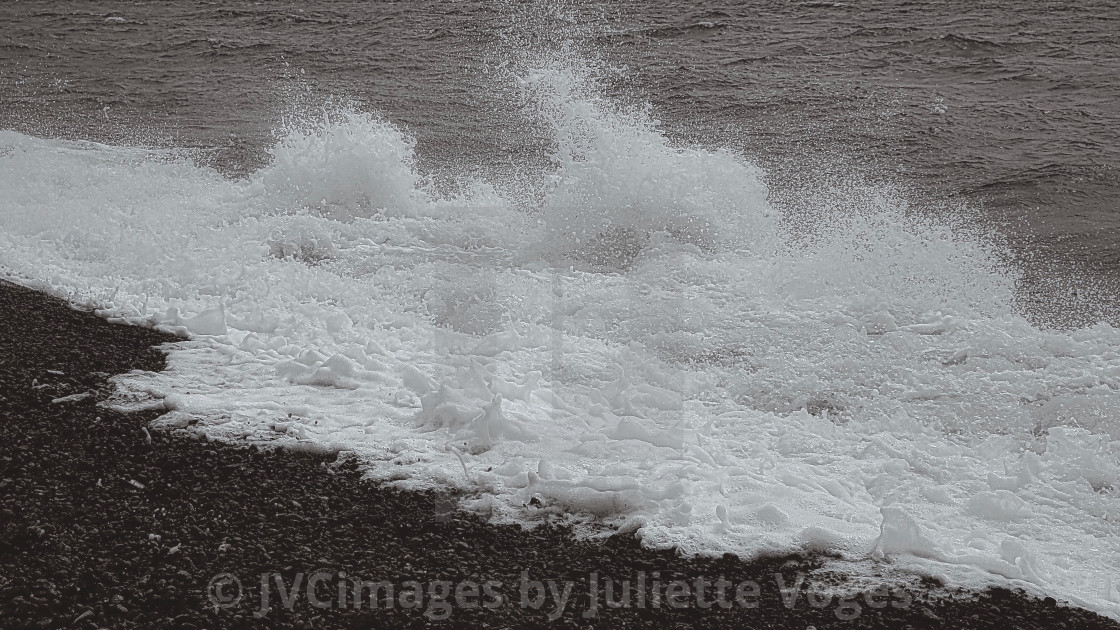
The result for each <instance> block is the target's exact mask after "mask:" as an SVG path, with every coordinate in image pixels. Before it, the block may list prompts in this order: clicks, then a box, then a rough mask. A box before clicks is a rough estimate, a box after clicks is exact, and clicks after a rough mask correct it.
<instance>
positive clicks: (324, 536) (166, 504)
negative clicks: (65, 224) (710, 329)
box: [0, 282, 1120, 630]
mask: <svg viewBox="0 0 1120 630" xmlns="http://www.w3.org/2000/svg"><path fill="white" fill-rule="evenodd" d="M169 341H174V338H172V337H169V336H167V335H162V334H158V333H155V332H152V331H149V330H143V329H139V328H133V327H126V326H118V325H111V324H108V323H106V322H105V321H103V320H101V319H99V318H97V317H95V316H93V315H91V314H87V313H82V312H79V311H75V310H72V309H70V308H69V307H67V306H66V305H65V304H63V303H62V302H59V301H57V300H55V299H53V298H49V297H47V296H45V295H43V294H40V293H36V292H34V291H29V290H27V289H23V288H20V287H16V286H14V285H11V284H8V283H4V282H0V629H3V630H13V629H16V628H61V627H73V628H108V627H112V628H145V629H147V628H241V627H244V628H291V627H297V628H299V627H302V628H396V627H429V626H434V627H440V626H442V627H491V628H507V627H535V626H542V625H547V624H548V623H549V622H550V621H552V620H555V622H556V623H557V624H559V625H564V626H579V627H584V626H593V627H603V628H620V627H651V628H665V627H726V628H807V627H809V626H815V627H816V628H999V629H1000V630H1003V629H1007V628H1079V629H1080V628H1085V629H1089V628H1120V624H1117V623H1115V622H1112V621H1109V620H1107V619H1104V618H1102V617H1099V616H1097V615H1095V614H1092V613H1088V612H1086V611H1083V610H1079V609H1074V608H1066V607H1062V606H1058V605H1056V603H1055V602H1054V601H1053V600H1038V599H1034V598H1031V597H1028V596H1025V595H1023V594H1021V593H1013V592H1009V591H1006V590H994V591H989V592H985V593H979V594H971V595H970V596H969V595H967V594H966V595H965V596H963V597H961V598H957V599H953V600H943V599H937V598H935V597H934V596H933V595H931V594H930V593H922V592H914V591H913V589H910V590H909V591H906V592H903V591H902V590H899V589H896V590H893V591H892V590H891V589H890V587H891V585H884V590H883V591H882V592H880V593H871V594H867V593H865V594H861V595H858V596H855V597H853V598H852V599H851V600H848V602H847V604H844V603H842V602H840V600H838V599H831V598H830V599H827V600H824V599H821V598H818V599H813V598H812V594H813V593H814V592H816V591H815V590H814V589H813V588H812V584H810V583H808V582H807V583H805V584H803V588H802V589H801V590H798V591H796V592H795V591H793V590H789V588H790V586H791V585H792V584H796V583H797V579H798V574H799V572H803V571H808V570H811V569H812V568H813V566H814V565H815V562H814V559H813V558H811V557H804V558H803V557H781V558H762V559H756V560H753V561H750V562H744V561H740V560H738V559H736V558H732V557H726V558H723V559H683V558H679V557H677V556H676V555H675V554H673V553H672V552H655V551H650V550H646V549H643V548H642V547H641V546H640V544H639V543H638V542H637V541H636V540H635V539H634V538H633V537H632V536H629V535H624V534H620V535H616V536H614V537H612V538H610V539H608V540H606V541H603V542H580V541H576V540H574V539H573V538H572V537H571V536H570V535H569V533H568V532H566V531H565V530H563V529H559V528H539V529H537V530H534V531H522V530H521V529H520V528H518V527H509V526H493V525H488V524H486V523H483V522H480V521H479V520H478V519H476V518H475V517H473V516H467V515H462V514H455V513H453V512H450V511H449V510H448V507H449V505H450V503H449V501H448V500H447V499H446V498H444V497H440V496H436V495H432V494H417V493H402V492H397V491H394V490H388V489H383V488H379V487H377V486H375V485H373V484H371V483H368V482H365V481H362V480H361V479H360V478H359V474H358V473H357V472H356V470H355V468H356V467H355V466H354V465H353V464H352V463H350V462H346V461H335V459H334V458H333V457H329V458H328V457H322V456H314V455H309V454H298V453H292V452H287V451H271V452H270V451H259V450H257V449H255V448H238V447H233V446H229V445H223V444H219V443H211V442H207V441H205V440H200V439H195V438H193V437H190V436H188V435H179V434H174V435H172V434H166V433H160V432H155V431H151V432H146V431H145V429H146V426H147V424H148V422H149V421H150V420H151V419H152V418H153V417H154V416H155V415H156V412H147V413H138V414H130V415H122V414H119V413H115V412H113V411H110V410H108V409H106V408H102V407H98V406H97V403H98V401H100V400H104V399H105V397H106V396H108V394H109V392H110V391H111V385H108V384H107V378H108V377H109V375H111V374H115V373H121V372H125V371H128V370H130V369H145V370H159V369H161V368H162V367H163V364H164V358H163V355H162V354H161V353H160V352H159V351H157V350H155V349H153V348H152V346H153V345H155V344H160V343H164V342H169ZM86 392H90V395H89V396H86V397H84V398H71V399H70V400H63V401H58V399H60V398H65V397H68V396H74V395H81V394H84V393H86ZM52 401H58V402H52ZM222 574H227V576H228V577H224V578H222V577H219V576H221V575H222ZM775 574H780V575H781V576H782V580H783V584H784V585H785V587H786V588H787V590H786V593H785V595H786V597H785V598H783V593H782V592H781V590H780V589H779V587H778V584H777V579H776V577H775ZM262 575H263V576H264V578H263V580H262ZM594 576H598V580H599V591H598V593H599V595H598V598H597V601H598V604H599V605H598V607H597V609H596V610H591V609H592V607H591V606H590V600H589V597H588V593H589V590H590V588H591V586H590V585H591V583H592V580H593V579H595V577H594ZM721 577H722V578H723V579H725V580H726V581H727V583H728V584H729V585H730V586H725V587H724V594H723V596H722V597H721V596H720V595H718V590H717V588H718V586H717V584H716V581H717V580H719V579H720V578H721ZM233 578H236V579H237V581H238V582H240V586H241V589H240V591H239V590H238V584H237V583H235V580H234V579H233ZM638 579H645V580H646V584H645V588H644V589H642V591H643V593H645V595H646V599H645V600H644V604H643V602H642V600H641V599H639V596H638V595H637V592H638V589H639V586H638V583H637V580H638ZM698 579H699V580H702V581H701V582H699V583H698V582H697V580H698ZM382 580H384V581H386V582H387V583H388V584H390V585H392V587H393V597H392V599H391V601H390V600H387V599H385V598H384V596H385V590H384V587H385V586H387V585H386V584H382V585H381V590H379V592H378V599H380V601H379V602H378V607H377V608H375V609H372V610H371V608H370V601H369V592H370V588H369V587H371V585H369V584H367V585H365V587H367V588H365V590H364V591H362V593H361V594H362V595H363V597H364V601H363V603H362V605H361V607H358V606H356V605H355V604H354V601H353V586H354V584H355V582H356V581H369V582H378V581H382ZM610 580H613V581H611V585H612V589H611V590H612V591H613V595H612V598H613V600H618V599H619V597H620V596H621V595H624V594H625V591H624V588H623V585H622V584H621V583H620V581H621V580H631V587H632V588H633V589H634V590H633V591H632V592H631V593H630V598H629V602H630V607H629V608H619V609H615V608H610V607H608V606H606V605H605V597H606V594H605V588H606V585H607V582H608V581H610ZM703 580H707V582H704V581H703ZM262 581H263V584H264V585H265V589H266V590H265V592H264V596H263V597H262ZM655 581H657V582H659V583H660V585H661V588H659V589H655V587H654V582H655ZM674 581H683V582H684V583H685V584H686V587H685V588H687V589H688V590H687V594H685V591H682V590H681V585H680V584H678V585H676V586H674V587H670V588H672V589H676V591H675V593H676V594H677V595H678V596H680V599H679V600H676V603H678V604H682V603H683V604H684V606H682V607H680V608H673V607H672V606H670V604H669V602H668V600H667V599H666V598H667V594H666V593H665V590H666V587H667V585H669V584H670V583H671V582H674ZM487 582H489V584H487ZM536 582H540V583H541V586H542V587H544V590H545V591H547V590H548V588H549V586H550V585H551V586H556V587H559V589H560V590H559V591H558V592H560V593H561V594H562V593H563V586H564V585H565V584H566V583H570V584H571V585H572V586H571V591H570V595H569V598H568V602H567V605H566V606H564V607H563V610H562V611H561V612H560V613H557V608H558V606H557V600H556V598H554V596H553V595H552V594H551V592H549V593H547V594H544V593H542V592H541V591H539V590H538V589H537V588H536V586H537V585H536V584H535V583H536ZM750 582H754V583H756V584H757V590H752V588H751V587H750V586H749V583H750ZM309 583H310V584H312V588H311V589H310V590H309V589H308V584H309ZM744 583H747V584H748V586H747V587H743V589H742V590H740V587H741V585H743V584H744ZM698 586H699V587H702V588H704V589H705V593H704V594H703V595H701V594H700V593H698V592H697V589H698ZM418 587H419V588H420V589H421V591H420V593H419V597H412V595H413V594H415V589H417V588H418ZM475 587H477V591H475V590H474V589H475ZM655 590H657V591H659V592H660V593H661V601H660V602H659V604H660V605H659V607H654V604H653V592H654V591H655ZM756 593H757V596H755V594H756ZM238 595H240V596H241V597H240V599H237V596H238ZM340 595H341V596H342V598H341V599H340ZM433 595H434V596H433ZM794 595H796V601H791V599H792V596H794ZM542 596H543V599H542ZM285 598H290V602H291V607H290V608H289V607H288V606H286V605H285ZM262 600H264V603H265V604H266V607H267V610H266V611H265V612H264V613H263V614H262V610H263V608H264V607H262ZM743 604H747V605H751V604H757V607H755V608H749V607H747V606H744V605H743ZM410 605H415V607H409V606H410ZM704 605H707V607H704ZM724 605H726V606H727V607H726V608H724ZM818 606H819V607H818ZM550 617H551V619H550Z"/></svg>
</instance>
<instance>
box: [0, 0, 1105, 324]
mask: <svg viewBox="0 0 1120 630" xmlns="http://www.w3.org/2000/svg"><path fill="white" fill-rule="evenodd" d="M0 24H2V26H0V128H8V129H14V130H17V131H20V132H23V133H28V134H33V135H37V136H46V137H64V138H76V139H88V140H96V141H103V142H110V143H114V144H149V145H160V146H175V147H185V148H191V149H196V150H198V156H199V157H198V159H199V160H200V161H202V162H205V163H208V164H211V165H214V166H216V167H218V168H219V169H221V170H222V171H223V172H225V173H227V174H229V175H230V176H237V175H240V174H244V173H246V172H248V171H251V170H252V169H254V168H256V167H258V166H259V165H261V164H262V163H264V162H265V161H266V160H267V159H268V155H267V153H266V150H265V149H266V148H267V147H268V146H269V145H270V144H271V142H272V136H273V133H272V132H273V130H274V129H275V128H276V127H277V124H278V121H279V120H280V119H281V117H282V116H284V115H286V114H291V113H292V112H294V111H298V110H306V109H314V108H316V107H323V104H324V103H326V102H328V101H330V100H331V99H346V100H351V101H356V102H358V103H359V104H360V107H362V108H363V109H367V110H372V111H378V112H381V113H382V114H383V115H384V116H386V117H387V118H388V119H390V120H392V121H394V122H395V123H397V124H401V125H404V126H406V127H407V129H408V130H409V132H410V133H411V134H412V135H414V136H415V137H416V139H417V151H418V154H419V157H420V160H421V165H422V167H424V168H426V169H428V170H430V171H433V172H439V171H440V170H441V169H450V170H459V171H462V170H464V169H465V170H474V171H480V172H486V171H487V170H488V169H491V168H493V167H495V165H501V164H508V163H509V162H511V161H514V162H526V163H532V162H534V161H541V160H543V159H545V158H544V156H545V154H546V153H547V151H545V150H543V149H542V146H543V144H545V143H547V140H546V139H545V137H544V136H542V135H541V134H539V133H537V132H536V130H535V128H534V126H533V124H532V123H531V121H530V120H529V118H530V117H527V116H526V115H525V112H524V111H523V110H522V105H523V104H522V103H521V102H520V101H519V99H518V98H517V97H516V95H515V94H514V90H513V89H512V86H511V85H510V81H509V74H508V73H504V72H503V68H504V67H505V66H506V65H507V64H509V63H510V62H511V60H514V59H516V58H517V57H518V56H519V55H524V54H526V51H532V50H533V49H536V48H540V49H545V48H557V47H568V48H572V49H574V50H576V51H578V52H579V54H581V55H583V56H585V57H587V58H590V59H594V60H595V62H596V63H598V64H600V65H601V66H602V67H603V68H606V69H607V70H605V71H604V72H603V76H604V77H606V83H607V84H608V87H609V89H610V90H611V91H612V93H613V94H614V95H615V96H616V97H617V98H618V99H619V100H620V102H626V103H629V104H632V105H636V104H641V103H643V102H648V103H649V105H650V106H651V107H652V112H653V114H654V115H655V116H656V117H657V118H659V119H660V120H661V122H662V125H663V127H664V129H665V130H666V132H667V133H668V134H669V135H670V137H674V138H678V139H685V140H688V141H690V142H693V143H701V144H709V145H714V146H723V147H733V148H735V150H740V151H743V152H745V153H747V154H748V155H750V156H751V157H752V159H754V160H756V161H757V162H758V163H760V164H761V165H763V166H764V167H765V168H766V169H767V172H768V179H769V183H770V185H771V196H772V199H773V201H774V203H775V204H776V205H778V206H779V207H782V208H783V209H785V210H786V211H787V212H791V213H795V212H796V211H797V209H798V208H799V207H802V206H804V205H806V204H811V203H813V201H812V200H813V198H814V197H813V195H812V194H811V193H810V191H813V190H817V189H819V188H820V187H821V186H829V185H832V186H839V187H845V186H848V187H852V186H854V185H855V184H853V182H860V181H875V182H888V183H890V184H892V185H896V186H899V187H901V188H903V189H905V190H907V191H909V192H908V194H909V195H910V197H911V198H912V199H914V201H915V205H916V207H919V208H923V209H924V211H928V212H944V211H947V210H946V208H955V209H954V210H953V211H954V212H961V210H960V208H961V207H962V206H961V204H963V207H964V213H965V214H966V215H969V216H970V217H972V218H973V219H975V220H976V221H977V222H979V223H982V224H992V225H995V226H997V227H998V231H999V233H1000V234H1002V235H1003V238H1005V239H1006V242H1007V244H1008V248H1007V249H1008V252H1009V255H1010V256H1011V257H1013V258H1014V260H1016V262H1017V263H1018V264H1019V266H1020V267H1021V268H1022V269H1023V280H1022V282H1021V285H1020V290H1021V294H1022V298H1023V302H1024V304H1025V305H1026V306H1027V307H1028V309H1029V310H1030V312H1031V314H1032V315H1033V316H1034V317H1035V318H1036V319H1038V320H1040V321H1042V322H1043V323H1048V324H1052V325H1070V324H1082V323H1085V322H1090V321H1095V320H1098V319H1105V320H1109V321H1112V322H1114V323H1115V322H1117V321H1118V320H1120V315H1118V310H1117V308H1116V303H1115V298H1114V296H1115V295H1116V290H1115V287H1116V286H1118V285H1120V244H1118V243H1120V212H1118V203H1117V197H1118V193H1120V181H1118V179H1120V178H1118V171H1117V167H1118V166H1120V4H1117V3H1114V2H1088V1H1085V0H1082V1H1078V2H1027V3H1012V2H958V1H953V2H946V3H939V4H935V5H926V4H920V3H910V2H897V1H892V2H884V1H872V2H861V3H842V2H835V3H833V2H782V3H779V2H769V3H758V4H730V3H715V2H693V3H683V2H663V1H662V2H649V3H638V2H594V3H591V2H588V3H565V4H563V5H562V6H559V7H556V6H546V5H545V4H543V3H535V4H534V3H517V2H496V3H487V2H399V3H392V2H358V1H352V0H346V1H322V2H285V1H279V2H238V1H232V0H223V1H219V2H186V1H184V2H175V3H158V4H157V3H137V2H87V1H80V2H79V1H72V0H51V1H46V0H41V1H30V2H28V1H7V2H4V3H2V4H0Z"/></svg>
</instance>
